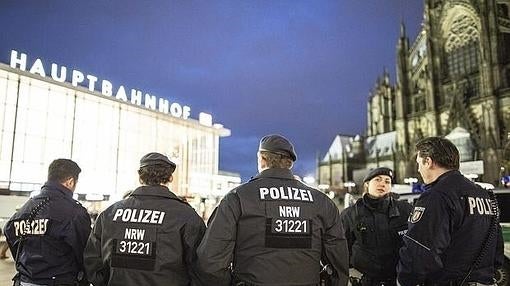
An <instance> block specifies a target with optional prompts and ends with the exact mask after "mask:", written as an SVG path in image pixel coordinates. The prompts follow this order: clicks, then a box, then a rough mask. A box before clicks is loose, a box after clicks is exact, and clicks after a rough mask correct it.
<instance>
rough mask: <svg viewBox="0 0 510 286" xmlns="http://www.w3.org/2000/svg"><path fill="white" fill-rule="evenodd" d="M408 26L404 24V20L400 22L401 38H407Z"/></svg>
mask: <svg viewBox="0 0 510 286" xmlns="http://www.w3.org/2000/svg"><path fill="white" fill-rule="evenodd" d="M406 37H407V36H406V25H405V24H404V19H401V20H400V38H406Z"/></svg>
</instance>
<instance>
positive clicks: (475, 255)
mask: <svg viewBox="0 0 510 286" xmlns="http://www.w3.org/2000/svg"><path fill="white" fill-rule="evenodd" d="M416 152H417V156H416V162H417V163H418V172H419V173H420V174H421V176H422V178H423V181H424V182H425V184H426V185H425V191H424V193H423V194H422V195H421V196H420V198H419V199H418V201H417V202H416V203H415V207H414V210H413V213H412V215H411V216H410V218H409V230H408V232H407V234H406V235H405V236H404V246H403V247H402V249H401V250H400V262H399V265H398V281H399V282H400V284H401V285H405V286H407V285H417V284H424V285H452V286H454V285H490V284H493V283H494V280H493V279H494V272H495V269H496V267H498V266H499V265H501V263H502V262H503V243H502V236H501V229H500V228H499V224H498V223H497V217H496V212H497V205H495V201H494V200H491V198H490V196H489V194H488V192H487V191H485V190H483V189H481V188H480V187H478V186H477V185H476V184H474V183H473V182H471V181H470V180H468V179H467V178H465V177H464V176H463V175H462V174H461V173H460V172H459V171H458V169H459V151H458V150H457V148H456V147H455V145H453V143H452V142H450V141H448V140H447V139H444V138H440V137H429V138H425V139H422V140H420V141H419V142H418V143H417V144H416Z"/></svg>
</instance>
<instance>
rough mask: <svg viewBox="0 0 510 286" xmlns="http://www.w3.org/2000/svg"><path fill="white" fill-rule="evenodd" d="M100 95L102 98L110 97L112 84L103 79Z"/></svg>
mask: <svg viewBox="0 0 510 286" xmlns="http://www.w3.org/2000/svg"><path fill="white" fill-rule="evenodd" d="M101 93H102V94H103V95H104V96H112V94H113V93H112V83H111V82H109V81H107V80H105V79H103V82H102V84H101Z"/></svg>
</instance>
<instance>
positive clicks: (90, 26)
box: [0, 0, 423, 180]
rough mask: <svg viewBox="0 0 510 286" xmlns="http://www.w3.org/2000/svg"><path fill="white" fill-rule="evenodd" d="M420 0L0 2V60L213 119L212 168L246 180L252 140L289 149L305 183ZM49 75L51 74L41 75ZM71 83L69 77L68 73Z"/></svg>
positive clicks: (359, 115) (352, 116)
mask: <svg viewBox="0 0 510 286" xmlns="http://www.w3.org/2000/svg"><path fill="white" fill-rule="evenodd" d="M422 10H423V1H419V0H385V1H381V0H363V1H360V0H336V1H321V0H313V1H297V0H291V1H275V0H271V1H258V0H253V1H248V0H233V1H223V0H221V1H220V0H218V1H217V0H211V1H188V0H182V1H170V0H150V1H139V0H138V1H135V0H107V1H105V0H101V1H99V0H86V1H69V0H52V1H41V0H31V1H24V0H1V1H0V26H1V27H2V29H1V32H0V61H1V62H3V63H6V64H8V63H9V60H10V51H11V50H12V49H14V50H17V51H19V52H23V53H26V54H27V55H28V57H29V59H28V63H29V66H30V64H31V63H33V61H34V60H35V59H36V58H40V59H41V60H42V62H43V63H44V64H45V65H46V66H45V67H48V68H47V70H49V65H50V64H51V63H56V64H58V65H63V66H66V67H67V68H68V69H69V70H70V69H77V70H79V71H81V72H83V73H84V74H91V75H95V76H97V77H98V78H99V79H107V80H109V81H111V82H112V83H113V84H114V85H116V86H118V85H124V86H125V87H126V88H136V89H139V90H142V91H143V92H145V93H150V94H152V95H156V96H158V97H165V98H168V99H169V100H170V101H171V102H178V103H180V104H182V105H188V106H190V107H191V117H193V118H198V113H199V112H207V113H210V114H212V115H213V121H214V122H215V123H221V124H223V125H224V126H225V127H226V128H229V129H230V130H231V131H232V135H231V136H230V137H226V138H222V139H221V140H220V169H221V170H225V171H231V172H238V173H241V175H242V178H243V180H246V179H248V178H249V177H250V176H252V175H254V174H256V172H257V166H256V150H257V146H258V141H259V138H260V137H261V136H263V135H266V134H269V133H280V134H283V135H285V136H287V137H288V138H289V139H291V141H293V142H294V145H295V147H296V151H297V153H298V161H297V162H296V165H295V167H294V170H295V172H296V173H297V174H298V175H301V176H304V175H308V174H313V173H314V172H315V167H316V156H317V153H318V152H319V153H320V154H321V155H323V154H324V153H325V152H326V151H327V149H328V148H329V145H330V144H331V142H332V140H333V138H334V137H335V135H336V134H339V133H341V134H364V133H365V129H366V102H367V99H368V95H369V92H370V89H371V88H372V87H373V86H374V84H375V81H376V79H377V77H378V76H379V75H381V74H382V72H383V69H384V67H386V68H387V69H388V71H389V72H390V74H391V80H392V82H394V81H395V77H394V74H395V63H396V62H395V55H396V44H397V40H398V35H399V32H400V23H401V21H402V20H403V21H404V23H405V24H406V28H407V34H408V36H409V37H410V40H411V43H412V41H413V40H414V38H415V37H416V35H417V33H418V30H419V27H420V24H421V21H422ZM47 73H48V74H49V72H47ZM68 73H69V72H68Z"/></svg>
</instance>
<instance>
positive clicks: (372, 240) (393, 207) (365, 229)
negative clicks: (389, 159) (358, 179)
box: [341, 167, 412, 286]
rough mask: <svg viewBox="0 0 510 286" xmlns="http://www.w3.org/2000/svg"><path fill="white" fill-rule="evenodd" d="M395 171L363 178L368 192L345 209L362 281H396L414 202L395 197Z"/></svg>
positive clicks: (344, 219)
mask: <svg viewBox="0 0 510 286" xmlns="http://www.w3.org/2000/svg"><path fill="white" fill-rule="evenodd" d="M392 181H393V171H392V170H391V169H389V168H386V167H381V168H376V169H374V170H372V171H370V172H369V173H368V174H367V176H366V177H365V179H364V180H363V187H364V189H365V193H364V195H363V197H362V198H360V199H358V200H357V201H356V203H355V204H354V205H353V206H351V207H349V208H347V209H345V210H344V211H342V213H341V218H342V223H343V225H344V229H345V237H346V238H347V241H348V245H349V253H350V256H351V259H350V264H351V265H352V267H354V268H355V269H356V270H358V271H359V272H361V273H362V274H363V276H362V278H361V285H364V286H365V285H366V286H372V285H387V286H391V285H396V279H397V270H396V267H397V262H398V250H399V248H400V247H401V246H402V236H403V235H404V233H405V232H406V231H407V219H408V217H409V214H410V213H411V210H412V206H411V205H410V204H409V203H407V202H405V201H398V200H396V199H394V198H393V196H392V194H390V191H391V184H392Z"/></svg>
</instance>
